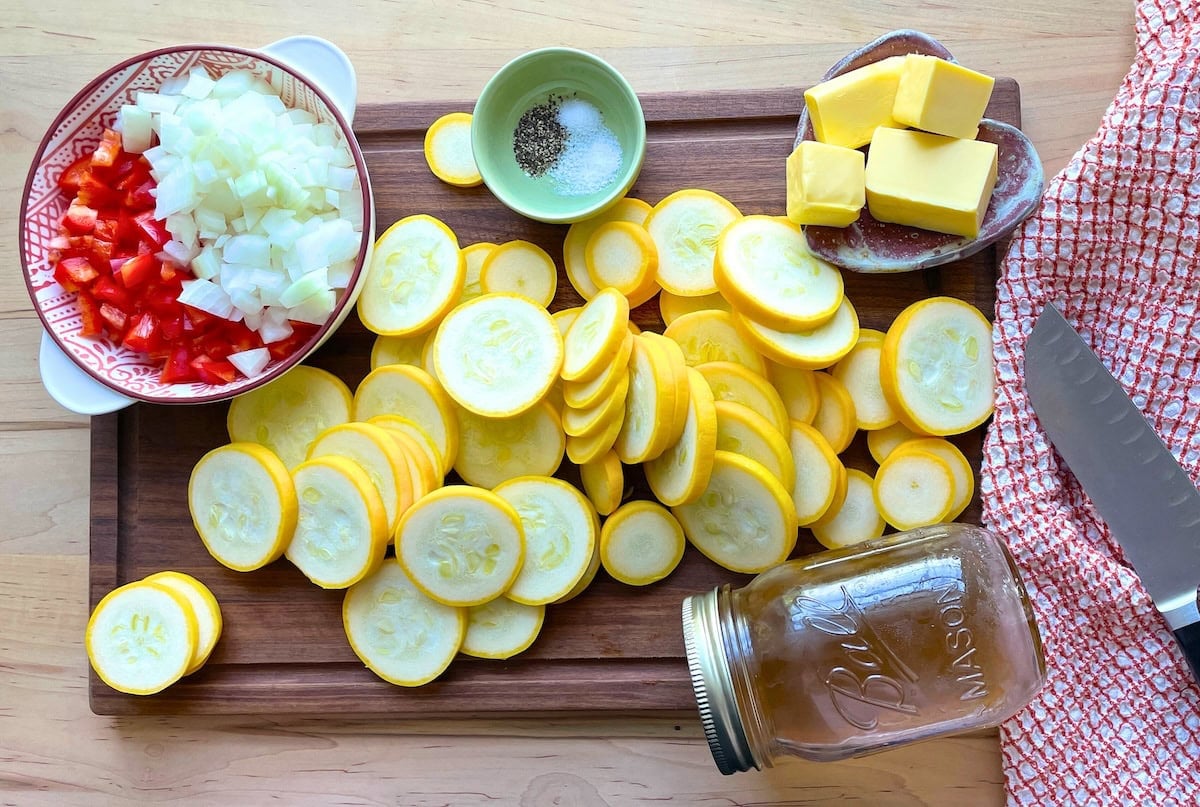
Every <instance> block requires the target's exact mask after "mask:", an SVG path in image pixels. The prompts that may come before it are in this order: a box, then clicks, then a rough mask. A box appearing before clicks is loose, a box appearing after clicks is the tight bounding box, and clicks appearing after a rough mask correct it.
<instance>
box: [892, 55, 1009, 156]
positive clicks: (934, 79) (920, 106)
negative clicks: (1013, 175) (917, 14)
mask: <svg viewBox="0 0 1200 807" xmlns="http://www.w3.org/2000/svg"><path fill="white" fill-rule="evenodd" d="M995 83H996V80H995V79H994V78H992V77H991V76H985V75H984V74H983V73H976V72H975V71H974V70H969V69H967V68H965V67H963V66H962V65H960V64H955V63H954V62H948V61H946V60H945V59H939V58H937V57H936V56H922V55H920V54H915V53H913V54H909V55H908V56H905V57H904V69H903V70H902V71H901V72H900V83H899V86H898V87H897V89H896V102H895V105H894V106H893V107H892V117H893V118H895V119H896V121H897V122H898V123H899V124H900V125H901V126H912V127H913V128H914V129H922V130H924V131H926V132H933V133H934V134H942V135H946V136H948V137H964V138H967V139H968V140H974V139H975V134H976V133H977V132H978V131H979V121H980V119H981V118H982V117H983V111H984V110H985V109H986V108H987V105H988V99H989V98H991V97H992V86H993V85H995Z"/></svg>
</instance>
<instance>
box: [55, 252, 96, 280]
mask: <svg viewBox="0 0 1200 807" xmlns="http://www.w3.org/2000/svg"><path fill="white" fill-rule="evenodd" d="M60 270H61V271H62V273H63V274H65V275H66V276H67V277H68V278H70V280H71V282H72V283H74V284H75V285H76V286H86V285H88V284H89V283H91V282H92V281H93V280H95V279H96V278H98V277H100V273H99V272H98V271H96V267H94V266H92V262H91V261H89V260H88V259H87V258H83V257H75V258H63V259H62V260H61V261H59V262H58V266H56V267H55V268H54V272H55V275H56V276H57V275H58V272H59V271H60Z"/></svg>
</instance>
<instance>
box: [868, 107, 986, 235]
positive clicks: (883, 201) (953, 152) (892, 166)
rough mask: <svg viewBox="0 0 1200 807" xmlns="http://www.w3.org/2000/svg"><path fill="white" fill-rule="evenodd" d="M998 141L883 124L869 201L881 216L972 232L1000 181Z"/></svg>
mask: <svg viewBox="0 0 1200 807" xmlns="http://www.w3.org/2000/svg"><path fill="white" fill-rule="evenodd" d="M996 167H997V149H996V144H995V143H985V142H982V141H980V140H963V139H960V138H955V137H944V136H942V135H935V134H929V133H927V132H916V131H912V130H911V129H889V128H886V127H880V128H879V129H878V130H876V132H875V137H874V138H873V139H872V140H871V153H870V155H869V156H868V158H867V181H866V185H867V207H868V209H869V210H870V211H871V215H872V216H874V217H875V218H876V219H878V220H880V221H889V222H892V223H895V224H906V225H909V226H912V227H921V228H923V229H926V230H934V231H936V232H939V233H951V234H953V235H962V236H966V237H968V238H974V237H975V236H977V235H979V227H980V225H981V224H982V223H983V215H984V213H986V212H987V207H988V202H989V201H990V200H991V198H992V188H994V187H995V185H996Z"/></svg>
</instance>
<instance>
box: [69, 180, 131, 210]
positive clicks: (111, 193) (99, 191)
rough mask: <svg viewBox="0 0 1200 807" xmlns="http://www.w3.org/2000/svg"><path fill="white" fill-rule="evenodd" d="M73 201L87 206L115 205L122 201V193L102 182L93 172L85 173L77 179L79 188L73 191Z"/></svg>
mask: <svg viewBox="0 0 1200 807" xmlns="http://www.w3.org/2000/svg"><path fill="white" fill-rule="evenodd" d="M75 201H76V203H78V204H81V205H87V206H88V207H94V208H103V207H116V206H117V205H119V204H120V203H121V202H122V195H121V194H119V193H117V192H116V191H115V190H113V189H112V188H110V187H109V186H108V185H107V184H105V183H104V182H102V181H101V180H100V179H99V178H97V177H96V175H95V174H85V175H84V176H83V178H82V179H81V180H80V181H79V190H77V191H76V192H75Z"/></svg>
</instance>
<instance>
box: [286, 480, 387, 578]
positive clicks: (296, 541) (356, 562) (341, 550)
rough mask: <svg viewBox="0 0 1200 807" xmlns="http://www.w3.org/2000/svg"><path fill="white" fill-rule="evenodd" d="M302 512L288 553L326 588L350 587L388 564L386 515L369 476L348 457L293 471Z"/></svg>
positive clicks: (291, 559) (305, 574) (293, 560)
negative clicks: (385, 563) (384, 561)
mask: <svg viewBox="0 0 1200 807" xmlns="http://www.w3.org/2000/svg"><path fill="white" fill-rule="evenodd" d="M292 479H293V481H294V483H295V485H296V499H297V501H298V502H299V506H300V513H299V516H298V518H297V519H296V531H295V533H294V534H293V535H292V540H291V542H290V543H289V544H288V546H287V550H286V551H285V552H284V554H285V555H286V556H287V559H288V560H290V561H291V562H292V563H294V564H295V565H296V568H298V569H299V570H300V571H301V572H303V573H304V576H305V577H307V578H308V579H309V580H311V581H312V582H314V583H316V584H317V585H318V586H320V587H321V588H347V587H349V586H352V585H354V584H355V583H357V582H358V581H359V580H362V579H363V578H364V577H366V576H367V575H369V574H371V572H373V571H375V570H376V569H378V568H379V566H380V564H382V563H383V556H384V553H385V552H386V551H387V544H388V537H389V535H390V532H389V530H388V522H387V514H386V512H385V511H384V509H383V500H382V499H381V498H380V496H379V491H377V490H376V489H375V486H374V484H372V482H371V477H369V476H368V475H367V472H366V471H364V470H363V469H362V468H360V467H358V465H356V464H355V463H354V462H352V461H351V460H348V459H346V458H345V457H331V456H327V457H317V458H315V459H311V460H308V461H306V462H302V463H301V464H300V465H299V466H297V467H296V469H295V470H294V471H293V472H292Z"/></svg>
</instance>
